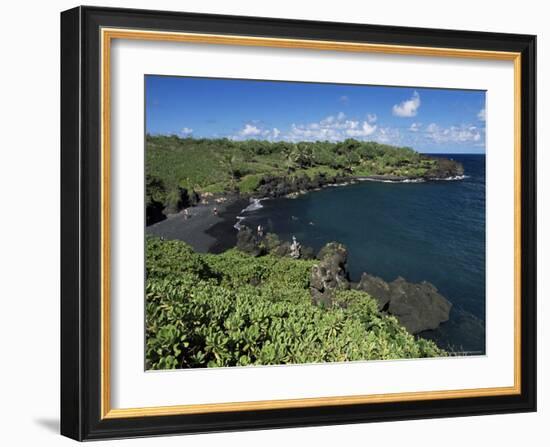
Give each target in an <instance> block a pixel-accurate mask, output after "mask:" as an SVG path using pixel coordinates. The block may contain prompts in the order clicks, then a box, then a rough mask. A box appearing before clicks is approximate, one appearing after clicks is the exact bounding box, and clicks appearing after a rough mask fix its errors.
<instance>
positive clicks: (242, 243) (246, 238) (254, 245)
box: [236, 225, 263, 256]
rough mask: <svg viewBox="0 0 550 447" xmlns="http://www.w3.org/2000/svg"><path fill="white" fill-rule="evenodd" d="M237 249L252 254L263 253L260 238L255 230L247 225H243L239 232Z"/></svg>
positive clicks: (258, 254)
mask: <svg viewBox="0 0 550 447" xmlns="http://www.w3.org/2000/svg"><path fill="white" fill-rule="evenodd" d="M236 247H237V250H240V251H242V252H243V253H246V254H248V255H251V256H260V255H261V254H263V247H262V246H261V244H260V240H259V239H258V237H257V236H256V235H255V234H254V232H253V231H252V230H251V229H250V228H248V227H247V226H245V225H243V226H241V228H240V230H239V232H238V233H237V246H236Z"/></svg>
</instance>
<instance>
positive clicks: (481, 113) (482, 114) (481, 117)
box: [477, 107, 485, 121]
mask: <svg viewBox="0 0 550 447" xmlns="http://www.w3.org/2000/svg"><path fill="white" fill-rule="evenodd" d="M477 119H478V120H479V121H485V107H483V109H481V110H480V111H479V112H478V113H477Z"/></svg>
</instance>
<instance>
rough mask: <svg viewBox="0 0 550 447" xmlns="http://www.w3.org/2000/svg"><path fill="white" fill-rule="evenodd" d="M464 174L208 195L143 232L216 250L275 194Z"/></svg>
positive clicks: (228, 244)
mask: <svg viewBox="0 0 550 447" xmlns="http://www.w3.org/2000/svg"><path fill="white" fill-rule="evenodd" d="M466 177H467V176H465V175H460V176H451V177H445V178H432V179H425V178H423V177H402V176H401V177H400V176H394V175H370V176H349V177H341V178H338V179H336V181H335V182H331V183H325V184H322V185H319V186H316V187H312V188H308V189H302V190H298V191H292V192H289V193H287V194H282V195H275V196H257V195H256V194H254V193H246V194H239V193H236V194H235V193H234V194H227V195H221V196H219V197H216V198H214V197H212V198H209V200H208V201H205V202H199V204H197V205H195V206H192V207H189V208H187V210H188V216H189V217H188V218H187V219H185V214H184V212H183V211H180V212H179V213H176V214H170V215H168V216H167V218H166V219H165V220H162V221H160V222H156V223H154V224H152V225H149V226H146V227H145V233H146V234H150V235H154V236H159V237H163V238H165V239H176V240H180V241H183V242H186V243H188V244H189V245H190V246H191V247H193V249H194V250H195V251H197V252H199V253H213V254H218V253H222V252H223V251H225V250H228V249H230V248H233V247H235V245H236V243H237V233H238V225H239V224H240V223H241V222H242V221H243V220H244V221H246V216H243V214H246V213H248V212H250V211H254V209H257V208H261V204H260V202H261V201H263V200H269V199H276V198H286V199H295V198H297V197H300V196H303V195H305V194H309V193H312V192H316V191H321V190H323V189H326V188H336V187H343V186H350V185H356V184H358V183H361V182H366V181H370V182H380V183H393V184H397V183H399V184H410V183H424V182H431V181H460V180H463V179H465V178H466ZM251 206H252V208H251ZM255 207H257V208H255ZM214 208H217V210H218V213H217V215H216V214H214Z"/></svg>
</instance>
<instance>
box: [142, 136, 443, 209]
mask: <svg viewBox="0 0 550 447" xmlns="http://www.w3.org/2000/svg"><path fill="white" fill-rule="evenodd" d="M146 149H147V150H146V174H147V176H148V179H155V182H160V184H161V187H159V186H158V184H157V183H154V184H153V183H151V182H149V181H148V183H147V194H148V195H150V199H151V200H156V201H160V202H162V203H163V204H164V206H165V207H167V208H168V210H174V209H177V204H178V200H179V198H178V196H177V191H178V188H185V189H186V190H187V191H189V193H191V192H192V191H198V192H212V193H223V192H227V191H235V190H238V191H240V192H241V193H252V192H254V191H256V190H257V188H258V187H259V185H260V184H261V180H262V178H263V177H264V176H276V177H281V176H286V177H288V178H289V180H290V181H291V180H292V179H293V178H298V177H301V176H303V175H308V176H309V177H310V178H313V176H314V175H315V174H318V173H321V172H323V173H326V174H327V175H331V176H334V175H335V174H337V173H338V174H342V171H343V172H344V173H345V175H356V176H362V175H372V174H393V175H413V174H414V175H423V174H424V173H426V172H428V171H429V169H431V168H433V166H434V163H435V161H434V160H433V159H428V158H427V157H426V156H423V155H420V154H419V153H417V152H415V151H414V150H412V149H410V148H405V147H394V146H388V145H384V144H379V143H376V142H372V141H370V142H365V141H357V140H353V139H349V140H346V141H343V142H338V143H333V142H328V141H316V142H299V143H290V142H285V141H279V142H269V141H258V140H246V141H232V140H229V139H227V138H221V139H207V138H201V139H194V138H178V137H177V136H164V135H157V136H152V135H147V138H146ZM150 189H151V191H149V190H150Z"/></svg>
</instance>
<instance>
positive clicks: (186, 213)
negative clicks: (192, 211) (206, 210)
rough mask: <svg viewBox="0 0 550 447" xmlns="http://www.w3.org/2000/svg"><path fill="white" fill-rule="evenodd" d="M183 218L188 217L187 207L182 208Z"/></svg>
mask: <svg viewBox="0 0 550 447" xmlns="http://www.w3.org/2000/svg"><path fill="white" fill-rule="evenodd" d="M183 219H184V220H187V219H189V211H187V208H185V209H184V210H183Z"/></svg>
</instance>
